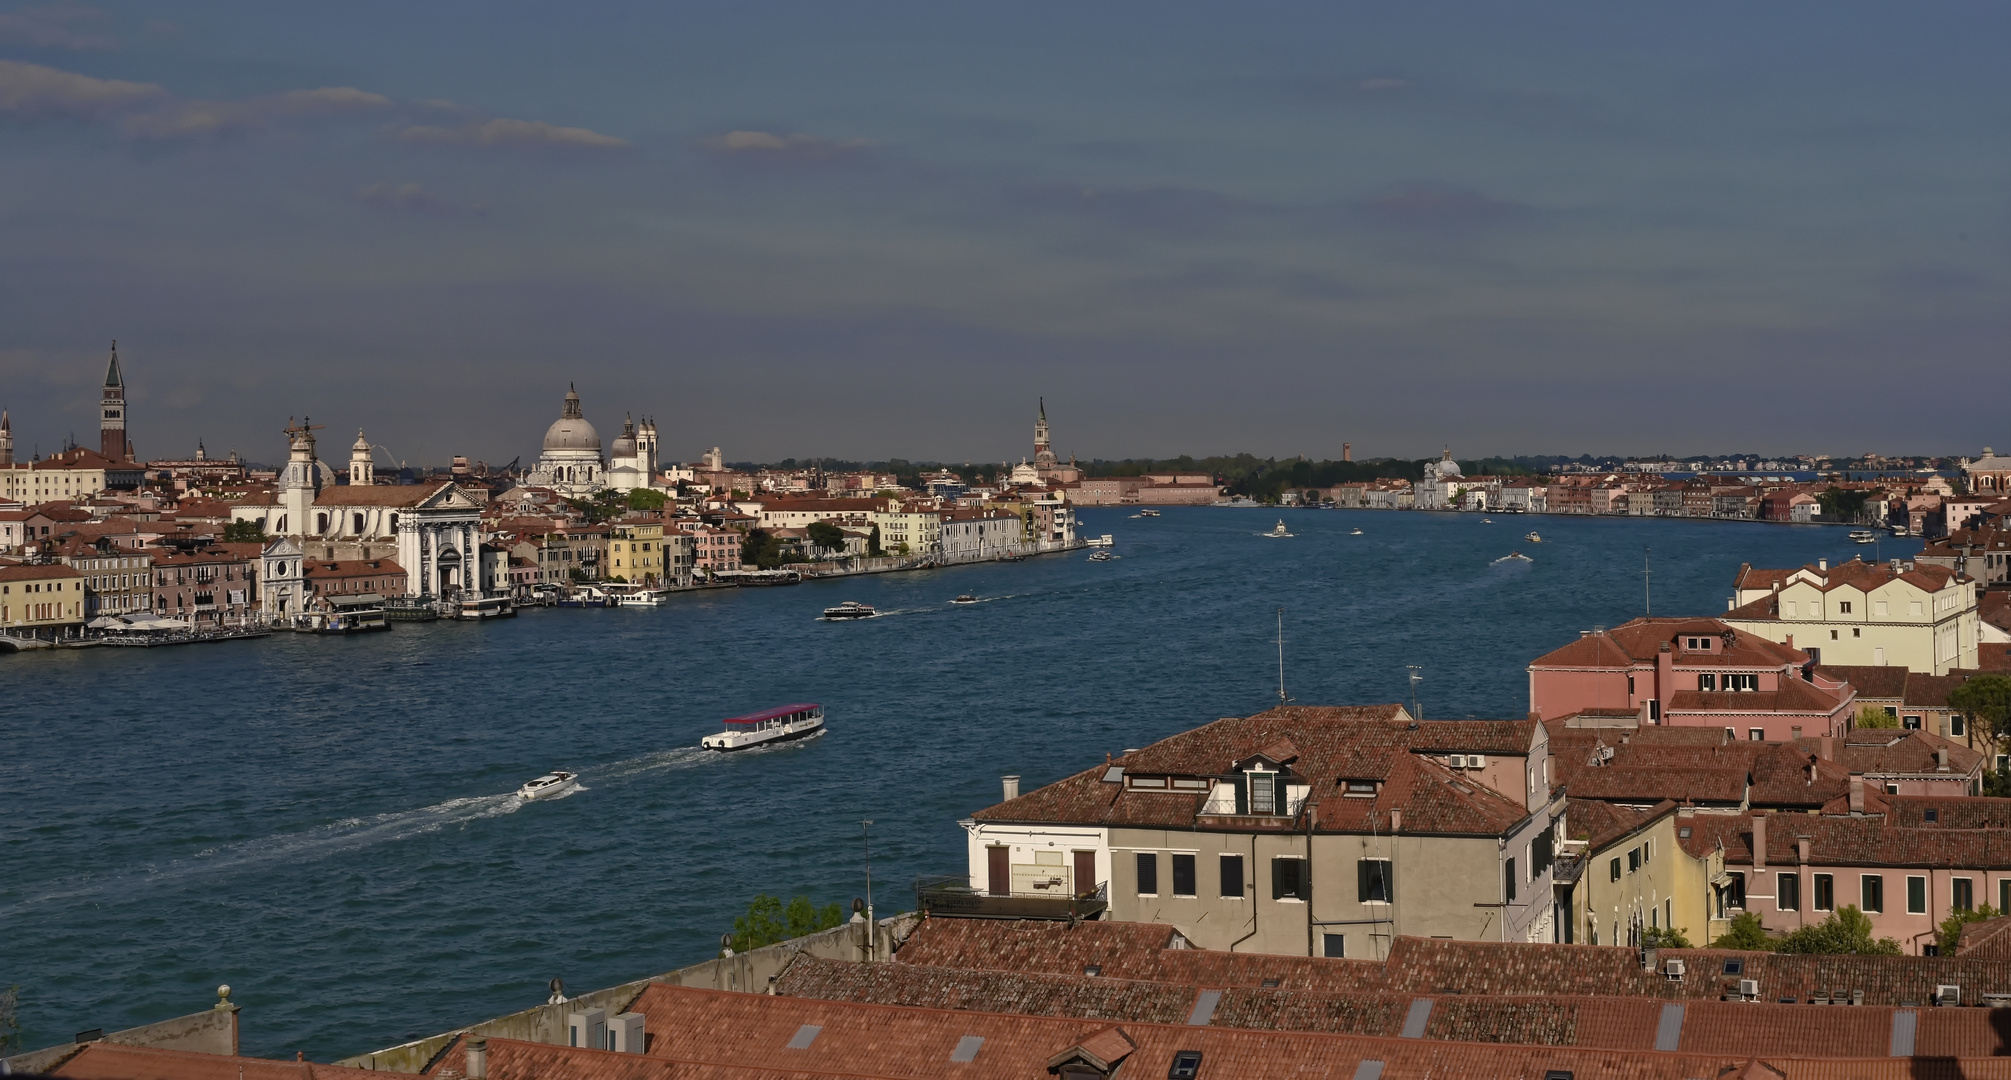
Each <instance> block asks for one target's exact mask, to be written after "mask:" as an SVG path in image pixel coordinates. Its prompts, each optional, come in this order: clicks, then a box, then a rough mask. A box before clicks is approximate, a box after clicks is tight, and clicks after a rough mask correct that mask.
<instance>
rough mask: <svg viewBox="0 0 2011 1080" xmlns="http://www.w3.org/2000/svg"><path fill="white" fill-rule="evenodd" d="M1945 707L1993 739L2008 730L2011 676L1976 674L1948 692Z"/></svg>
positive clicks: (2010, 724)
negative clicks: (1959, 714) (1960, 715)
mask: <svg viewBox="0 0 2011 1080" xmlns="http://www.w3.org/2000/svg"><path fill="white" fill-rule="evenodd" d="M1948 707H1949V708H1950V709H1953V710H1955V711H1956V712H1959V713H1961V714H1962V715H1964V716H1967V717H1968V718H1969V722H1970V723H1971V724H1972V725H1975V726H1978V727H1981V728H1982V729H1983V733H1984V734H1985V735H1987V736H1988V737H1989V738H1990V741H1992V742H1996V741H1997V740H1999V739H2002V738H2003V737H2004V736H2005V735H2006V734H2008V733H2011V678H2005V677H2004V676H2002V675H1977V676H1973V677H1971V678H1969V679H1968V680H1966V681H1964V682H1963V684H1962V685H1961V686H1958V687H1956V688H1955V689H1953V690H1950V691H1949V692H1948Z"/></svg>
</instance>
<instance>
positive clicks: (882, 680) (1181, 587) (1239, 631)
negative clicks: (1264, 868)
mask: <svg viewBox="0 0 2011 1080" xmlns="http://www.w3.org/2000/svg"><path fill="white" fill-rule="evenodd" d="M1128 513H1129V511H1127V510H1123V509H1119V508H1112V509H1108V510H1089V511H1085V512H1084V514H1083V525H1082V527H1081V531H1082V532H1083V533H1084V534H1085V535H1099V534H1101V533H1106V532H1108V533H1113V534H1115V536H1116V539H1117V546H1116V548H1115V551H1116V553H1117V554H1118V555H1119V556H1120V558H1119V559H1117V560H1115V561H1113V562H1109V563H1101V564H1093V563H1089V562H1087V561H1086V559H1085V557H1084V556H1083V555H1082V554H1080V553H1075V554H1070V555H1065V556H1056V557H1051V558H1045V559H1029V560H1027V561H1026V562H1024V563H1021V564H1017V565H1012V566H999V565H978V566H966V567H957V568H951V569H945V570H937V571H921V572H916V573H906V574H886V575H875V576H870V577H855V578H848V579H844V580H840V581H835V582H809V583H806V584H804V585H802V586H800V587H796V588H790V589H745V590H728V591H705V592H697V593H685V594H680V595H678V596H676V597H675V598H674V599H673V601H672V602H671V603H669V604H666V605H664V606H662V607H658V608H647V609H614V610H600V611H581V610H573V609H545V610H537V611H530V612H526V613H525V614H524V615H523V616H522V617H520V618H517V619H513V620H504V621H501V622H495V623H487V624H480V625H477V624H467V623H453V622H440V623H432V624H414V625H400V626H398V627H397V628H396V629H394V630H393V631H392V632H390V633H386V634H376V635H368V636H363V637H356V638H337V639H331V638H316V637H309V636H306V635H275V636H272V637H268V638H263V639H259V640H255V641H245V642H239V643H235V644H232V645H231V646H229V647H228V648H218V649H188V650H176V649H152V650H110V649H92V650H45V651H41V652H37V653H33V654H22V655H20V656H11V657H6V658H4V659H0V693H4V694H5V696H6V699H7V700H8V701H9V702H10V704H11V706H12V708H11V709H10V714H9V719H8V720H6V721H5V723H6V724H7V728H6V730H7V733H8V744H9V748H10V753H9V755H8V756H7V759H6V760H5V761H0V783H4V784H6V785H7V790H8V791H9V792H10V803H9V805H10V808H11V809H10V813H9V821H8V831H7V832H6V834H5V837H4V844H5V850H6V852H7V854H8V857H9V860H10V863H9V865H10V872H9V874H8V875H7V878H6V880H5V881H4V882H0V922H4V925H6V926H8V927H9V929H10V947H9V950H8V958H9V960H10V961H12V963H10V964H9V966H8V972H7V980H8V981H9V982H13V981H19V982H20V983H21V984H22V999H23V1016H24V1020H25V1021H26V1022H27V1024H28V1025H29V1027H30V1029H31V1030H30V1032H29V1033H28V1036H27V1038H26V1039H25V1042H26V1044H28V1045H39V1044H42V1043H45V1042H49V1041H54V1040H57V1039H61V1038H65V1037H67V1036H68V1035H69V1034H70V1033H71V1032H72V1031H74V1030H78V1029H79V1028H81V1027H92V1026H99V1025H103V1026H105V1027H107V1028H108V1029H109V1028H114V1027H119V1026H125V1025H128V1024H132V1023H138V1022H143V1021H146V1020H152V1019H158V1018H163V1017H166V1016H170V1015H175V1014H178V1013H182V1012H187V1011H190V1009H191V1008H192V1007H199V1006H200V1005H201V1004H202V1003H203V1002H204V1001H206V1000H213V995H212V994H211V989H212V988H213V987H214V986H215V985H216V984H217V983H219V982H228V983H230V984H231V985H232V986H233V987H236V988H237V993H236V996H235V1000H238V1001H240V1002H241V1003H242V1004H244V1005H245V1006H246V1008H247V1010H248V1014H247V1015H255V1016H256V1017H257V1022H256V1023H248V1024H247V1026H246V1029H245V1033H246V1043H245V1050H246V1051H247V1052H249V1053H262V1054H269V1055H285V1056H290V1053H289V1052H290V1051H291V1050H293V1049H304V1050H306V1051H307V1052H308V1054H309V1055H310V1056H311V1057H314V1058H316V1059H318V1060H328V1059H329V1058H331V1057H334V1056H338V1055H341V1054H346V1053H351V1052H356V1051H359V1050H363V1049H368V1048H372V1047H377V1046H382V1045H386V1044H388V1043H392V1042H395V1041H397V1040H398V1039H400V1038H401V1037H402V1036H404V1035H406V1034H412V1035H424V1034H429V1033H432V1032H435V1031H439V1030H445V1029H447V1028H450V1027H453V1026H454V1025H456V1024H460V1023H463V1022H465V1021H466V1020H467V1019H468V1018H469V1017H471V1016H475V1015H494V1014H501V1013H505V1012H509V1011H513V1010H515V1009H519V1008H522V1007H525V1006H528V1005H532V1004H537V1003H539V1002H541V1001H543V999H544V995H545V993H546V990H545V984H546V981H547V980H549V979H550V978H551V977H553V976H562V977H564V978H565V979H566V981H567V983H568V985H570V986H575V987H593V986H606V985H614V984H616V983H620V982H622V981H624V980H627V979H630V978H633V977H636V976H638V975H642V974H647V973H649V972H654V971H664V970H670V969H673V968H677V967H680V966H683V965H685V964H688V963H691V962H694V961H697V960H702V959H704V958H705V956H706V955H708V954H709V948H710V945H709V943H712V942H716V941H717V940H718V935H719V933H720V932H721V931H722V930H724V929H726V928H727V927H728V926H729V925H730V923H731V919H732V917H733V916H734V915H736V914H739V913H740V912H742V911H744V910H745V907H746V904H747V901H748V899H749V898H750V897H751V896H752V895H753V894H754V893H756V892H760V891H764V890H765V891H768V892H782V893H784V894H785V895H793V894H795V893H798V892H802V893H807V894H809V895H811V896H812V897H814V898H815V899H816V900H817V901H818V902H820V903H823V902H830V901H838V902H841V903H847V904H849V901H850V900H851V898H852V897H853V896H857V895H862V894H863V891H864V883H863V869H862V867H861V865H860V863H861V857H860V853H859V852H860V846H859V843H858V839H859V825H858V821H859V819H861V818H866V817H871V818H873V819H874V820H875V822H876V824H875V825H874V828H873V836H874V841H873V849H874V879H875V882H876V901H877V903H878V904H879V906H880V910H881V912H882V913H883V914H884V913H886V912H888V911H891V910H894V909H896V908H898V907H901V906H904V893H905V888H906V886H907V884H908V883H909V882H910V881H911V880H912V879H913V878H914V877H915V876H917V875H920V874H933V873H941V872H955V871H958V870H960V869H961V868H962V867H963V866H964V863H965V859H966V854H965V851H964V837H963V835H962V833H961V832H960V831H959V830H958V829H957V827H956V825H955V821H956V819H957V818H959V817H961V816H964V815H965V814H967V813H969V812H970V811H971V810H973V809H976V808H978V807H981V806H984V805H988V804H989V803H991V802H995V801H996V800H997V797H998V777H999V775H1000V774H1002V773H1017V774H1021V775H1023V776H1025V777H1026V779H1025V781H1024V784H1025V786H1026V787H1027V788H1029V789H1030V788H1032V787H1034V786H1036V785H1038V784H1039V783H1042V782H1045V781H1048V780H1052V779H1055V778H1056V777H1058V776H1060V775H1063V774H1064V773H1066V772H1071V771H1073V770H1075V769H1077V768H1079V767H1080V766H1081V765H1082V763H1083V762H1084V761H1090V760H1096V761H1100V760H1101V758H1100V755H1099V751H1104V750H1109V751H1121V750H1123V749H1125V748H1127V747H1133V746H1140V745H1143V744H1144V742H1145V741H1146V740H1150V739H1154V738H1158V737H1162V736H1164V735H1167V734H1171V733H1173V732H1176V731H1181V730H1185V729H1188V728H1191V727H1193V726H1195V725H1196V724H1197V723H1201V722H1205V721H1207V720H1211V719H1213V718H1215V717H1217V716H1228V715H1239V714H1247V713H1249V712H1253V711H1255V710H1256V709H1259V708H1262V707H1264V705H1266V704H1267V703H1268V702H1270V701H1274V700H1275V687H1276V646H1275V645H1273V644H1272V641H1273V637H1274V634H1275V627H1276V623H1275V618H1276V616H1275V609H1276V608H1278V607H1283V608H1285V609H1286V610H1285V634H1286V648H1285V653H1286V660H1287V665H1288V671H1287V681H1288V686H1289V689H1290V692H1291V694H1292V696H1293V697H1294V698H1295V699H1297V700H1299V701H1302V702H1372V701H1397V700H1407V699H1408V686H1407V683H1406V681H1405V677H1406V672H1405V668H1404V665H1406V664H1418V665H1421V666H1422V669H1423V675H1424V679H1425V681H1424V682H1423V684H1421V686H1420V687H1419V696H1420V702H1421V705H1422V709H1423V712H1424V714H1425V715H1426V717H1428V718H1450V717H1463V716H1466V715H1469V714H1472V715H1478V716H1519V715H1521V713H1522V711H1523V709H1524V708H1525V707H1526V703H1527V696H1526V695H1527V676H1526V674H1525V673H1524V670H1523V669H1524V666H1525V665H1526V664H1527V663H1528V662H1529V660H1530V659H1531V658H1532V657H1534V656H1536V655H1538V654H1540V653H1541V652H1543V651H1545V650H1547V649H1549V648H1551V647H1554V645H1555V644H1556V642H1557V641H1559V640H1561V639H1564V638H1567V637H1569V636H1572V635H1575V634H1576V632H1577V631H1579V630H1582V629H1586V628H1589V627H1591V626H1592V625H1594V624H1599V623H1603V624H1606V625H1614V624H1617V623H1619V622H1621V621H1624V620H1625V619H1626V618H1629V617H1631V616H1633V615H1637V614H1639V613H1640V611H1641V603H1642V580H1641V576H1640V570H1641V555H1642V548H1643V547H1644V546H1645V545H1652V546H1653V548H1654V552H1655V561H1654V568H1655V576H1654V579H1653V580H1654V606H1655V611H1656V612H1658V613H1663V614H1673V613H1680V612H1693V613H1697V614H1715V613H1717V612H1720V611H1722V610H1723V608H1724V598H1725V596H1726V595H1727V594H1728V593H1729V591H1730V583H1731V575H1732V573H1733V571H1735V570H1736V568H1737V566H1738V564H1739V563H1741V562H1752V563H1754V564H1756V565H1795V564H1798V563H1801V562H1807V561H1813V560H1815V559H1817V558H1829V559H1831V560H1837V559H1848V558H1850V557H1852V556H1853V555H1855V554H1857V553H1858V551H1859V550H1860V549H1858V548H1857V547H1856V546H1855V545H1851V544H1849V543H1848V541H1847V539H1846V538H1845V536H1844V534H1843V533H1842V532H1841V531H1839V530H1835V529H1824V528H1782V529H1735V528H1727V527H1725V525H1724V524H1722V523H1715V522H1687V521H1659V520H1658V521H1646V520H1641V519H1625V518H1620V519H1608V518H1590V517H1588V518H1576V519H1573V518H1553V519H1547V520H1546V523H1545V525H1544V526H1543V528H1542V530H1541V531H1542V532H1543V533H1544V535H1545V537H1546V542H1545V543H1544V544H1541V545H1536V546H1533V547H1532V546H1528V545H1525V544H1524V543H1523V542H1522V540H1521V533H1522V532H1524V531H1526V529H1527V526H1523V527H1522V528H1516V527H1515V519H1513V518H1509V519H1503V518H1499V517H1498V518H1496V523H1495V524H1493V525H1484V524H1482V523H1481V521H1480V516H1479V515H1470V514H1415V513H1409V514H1407V513H1376V512H1366V511H1365V512H1361V513H1354V514H1333V513H1327V512H1324V511H1311V510H1284V511H1279V510H1260V511H1257V512H1254V513H1238V512H1235V511H1229V510H1217V509H1207V508H1195V509H1182V508H1172V509H1168V510H1167V511H1166V512H1165V514H1164V516H1162V517H1160V518H1157V519H1131V518H1129V517H1128ZM1280 516H1283V517H1284V518H1285V519H1286V522H1287V524H1288V526H1289V527H1290V528H1291V530H1292V531H1293V532H1294V533H1295V534H1296V535H1295V537H1294V539H1292V540H1284V541H1280V540H1268V539H1261V538H1258V537H1257V536H1255V535H1254V534H1255V533H1258V532H1261V531H1263V530H1264V529H1267V528H1268V527H1269V526H1270V525H1271V523H1272V521H1273V520H1275V519H1276V518H1277V517H1280ZM1355 527H1360V528H1361V529H1362V530H1363V535H1362V536H1359V537H1356V536H1350V535H1348V533H1349V530H1350V529H1352V528H1355ZM1516 548H1520V549H1522V550H1523V551H1525V552H1526V553H1528V554H1530V555H1532V556H1533V557H1534V559H1535V561H1534V562H1532V563H1528V564H1519V563H1513V564H1496V563H1495V562H1494V561H1493V560H1495V559H1497V558H1499V557H1500V556H1502V555H1505V554H1507V552H1508V551H1510V550H1513V549H1516ZM1907 553H1908V552H1907V551H1902V550H1897V549H1896V547H1895V544H1893V543H1891V542H1888V543H1887V544H1886V545H1885V554H1886V555H1887V556H1888V557H1891V556H1894V555H1904V554H1907ZM960 592H972V593H975V594H977V595H979V596H982V597H985V598H986V602H985V603H981V604H978V605H973V606H969V607H951V606H950V605H948V604H947V601H948V600H949V599H950V598H952V597H954V596H955V595H957V594H958V593H960ZM841 600H860V601H864V602H867V603H871V604H873V605H875V606H876V607H878V608H879V609H880V610H882V611H884V612H887V613H888V617H886V618H880V619H873V620H867V621H864V622H859V623H851V624H832V623H821V622H818V621H816V615H817V614H818V612H819V611H821V609H822V608H823V607H826V606H829V605H831V604H834V603H837V602H839V601H841ZM783 701H815V702H819V703H822V704H823V705H825V707H826V709H827V712H828V714H829V716H830V725H831V731H830V734H828V735H827V736H824V737H821V738H818V739H814V740H811V741H809V742H807V743H804V744H800V745H796V746H791V747H787V748H782V749H777V750H773V751H759V752H754V753H750V754H746V755H737V756H734V757H719V756H708V755H705V754H702V753H700V752H698V751H696V750H694V749H691V747H693V746H694V745H695V744H696V742H697V740H698V738H699V737H700V736H701V735H703V734H706V733H708V732H709V731H711V730H715V729H716V728H715V725H716V723H717V721H718V719H719V718H721V717H725V716H730V715H735V714H738V713H743V712H747V711H750V710H752V709H754V708H758V707H760V706H763V705H770V704H775V703H778V702H783ZM26 718H32V719H26ZM554 766H562V767H567V768H573V769H576V770H577V771H579V772H580V773H581V774H582V779H583V782H584V790H582V791H580V792H579V793H578V794H576V795H573V796H570V797H568V798H564V799H560V800H558V801H556V802H550V803H539V804H534V805H530V806H522V805H519V804H516V803H515V802H514V800H513V799H512V798H511V797H510V796H509V794H508V793H509V792H510V791H512V790H513V789H514V788H515V787H516V786H517V785H518V784H520V783H522V782H523V781H524V780H525V779H528V778H529V777H531V776H533V775H536V774H537V773H539V772H542V771H544V770H546V769H548V768H552V767H554ZM250 1010H256V1011H255V1012H251V1011H250Z"/></svg>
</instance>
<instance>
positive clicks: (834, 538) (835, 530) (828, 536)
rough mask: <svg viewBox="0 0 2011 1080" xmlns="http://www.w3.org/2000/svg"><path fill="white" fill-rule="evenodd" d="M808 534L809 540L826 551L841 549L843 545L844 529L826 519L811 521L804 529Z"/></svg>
mask: <svg viewBox="0 0 2011 1080" xmlns="http://www.w3.org/2000/svg"><path fill="white" fill-rule="evenodd" d="M804 531H805V532H807V533H809V534H810V542H811V543H813V544H815V545H817V546H818V547H820V548H824V549H825V550H827V551H842V550H843V549H844V547H845V530H843V529H840V528H839V527H838V526H836V525H833V524H831V523H830V522H828V521H813V522H811V523H810V527H809V528H808V529H805V530H804Z"/></svg>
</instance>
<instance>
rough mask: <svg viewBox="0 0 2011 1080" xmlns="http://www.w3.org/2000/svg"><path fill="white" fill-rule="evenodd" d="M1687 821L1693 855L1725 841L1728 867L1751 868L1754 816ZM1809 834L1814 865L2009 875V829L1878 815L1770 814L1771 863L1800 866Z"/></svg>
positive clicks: (1716, 816)
mask: <svg viewBox="0 0 2011 1080" xmlns="http://www.w3.org/2000/svg"><path fill="white" fill-rule="evenodd" d="M1689 824H1690V826H1691V833H1690V837H1689V838H1688V839H1687V840H1684V841H1682V843H1683V845H1684V849H1685V850H1687V851H1688V852H1690V854H1692V855H1695V856H1699V857H1701V856H1703V855H1704V854H1706V853H1708V852H1709V851H1711V849H1712V848H1714V847H1715V846H1716V845H1717V844H1719V843H1722V844H1724V847H1725V864H1726V865H1727V866H1751V865H1752V864H1753V852H1752V843H1753V818H1752V817H1751V816H1748V815H1744V814H1738V815H1722V814H1698V815H1695V816H1694V817H1692V818H1691V819H1690V821H1689ZM1803 837H1806V838H1808V840H1809V858H1808V862H1809V865H1813V866H1882V867H1892V868H1894V869H1906V868H1920V867H1933V868H1939V869H1944V870H1946V869H1951V868H1952V869H1977V870H1981V869H1992V870H2011V832H2006V831H2005V830H2003V829H1997V828H1975V829H1964V828H1956V827H1952V826H1951V825H1949V824H1937V825H1933V826H1925V825H1923V826H1922V827H1918V828H1914V827H1908V826H1907V825H1905V824H1900V823H1895V822H1893V821H1891V820H1888V819H1883V818H1875V817H1837V816H1831V815H1808V814H1781V813H1775V814H1769V815H1767V865H1768V866H1769V867H1773V866H1783V867H1790V868H1792V867H1794V866H1795V865H1797V864H1798V863H1799V862H1800V858H1799V853H1798V849H1797V841H1798V840H1799V839H1800V838H1803Z"/></svg>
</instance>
